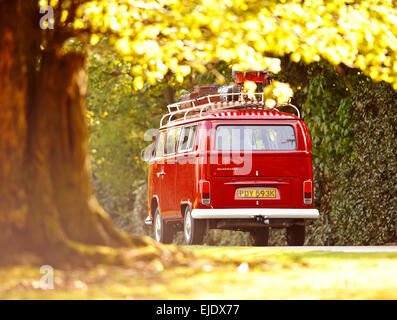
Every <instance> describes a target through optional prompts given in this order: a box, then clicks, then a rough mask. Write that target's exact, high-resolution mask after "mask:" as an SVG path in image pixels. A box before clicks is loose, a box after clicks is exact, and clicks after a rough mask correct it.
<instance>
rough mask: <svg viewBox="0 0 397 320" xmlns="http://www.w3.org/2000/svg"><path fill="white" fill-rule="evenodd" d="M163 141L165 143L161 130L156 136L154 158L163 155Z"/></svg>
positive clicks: (163, 132) (163, 133)
mask: <svg viewBox="0 0 397 320" xmlns="http://www.w3.org/2000/svg"><path fill="white" fill-rule="evenodd" d="M164 143H165V131H162V132H160V133H159V135H158V136H157V140H156V147H155V149H154V154H153V157H154V158H159V157H162V156H164Z"/></svg>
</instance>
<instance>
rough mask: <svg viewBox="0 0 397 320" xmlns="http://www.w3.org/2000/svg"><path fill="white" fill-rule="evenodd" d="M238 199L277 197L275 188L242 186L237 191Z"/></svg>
mask: <svg viewBox="0 0 397 320" xmlns="http://www.w3.org/2000/svg"><path fill="white" fill-rule="evenodd" d="M236 198H237V199H276V198H277V189H275V188H241V189H237V191H236Z"/></svg>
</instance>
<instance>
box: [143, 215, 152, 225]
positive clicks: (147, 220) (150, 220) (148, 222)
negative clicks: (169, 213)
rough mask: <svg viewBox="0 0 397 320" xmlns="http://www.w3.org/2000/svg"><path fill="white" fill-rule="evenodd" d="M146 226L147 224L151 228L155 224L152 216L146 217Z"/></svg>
mask: <svg viewBox="0 0 397 320" xmlns="http://www.w3.org/2000/svg"><path fill="white" fill-rule="evenodd" d="M145 224H146V225H147V226H151V225H152V224H153V219H152V217H151V216H147V217H146V219H145Z"/></svg>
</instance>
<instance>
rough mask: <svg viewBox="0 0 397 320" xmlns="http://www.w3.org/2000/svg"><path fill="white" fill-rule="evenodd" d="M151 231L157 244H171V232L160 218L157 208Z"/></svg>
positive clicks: (172, 234) (172, 237) (172, 235)
mask: <svg viewBox="0 0 397 320" xmlns="http://www.w3.org/2000/svg"><path fill="white" fill-rule="evenodd" d="M153 231H154V239H155V240H156V241H157V242H161V243H171V242H172V240H173V239H174V233H173V230H172V228H171V227H170V226H169V225H167V224H166V223H165V222H164V220H163V219H162V218H161V215H160V210H159V208H158V207H157V208H156V212H155V213H154V220H153Z"/></svg>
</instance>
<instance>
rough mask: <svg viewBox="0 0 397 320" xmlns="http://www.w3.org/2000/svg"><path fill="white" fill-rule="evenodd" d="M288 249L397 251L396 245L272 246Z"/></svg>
mask: <svg viewBox="0 0 397 320" xmlns="http://www.w3.org/2000/svg"><path fill="white" fill-rule="evenodd" d="M271 248H277V249H286V250H287V249H288V250H307V251H330V252H397V245H396V246H303V247H271Z"/></svg>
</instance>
